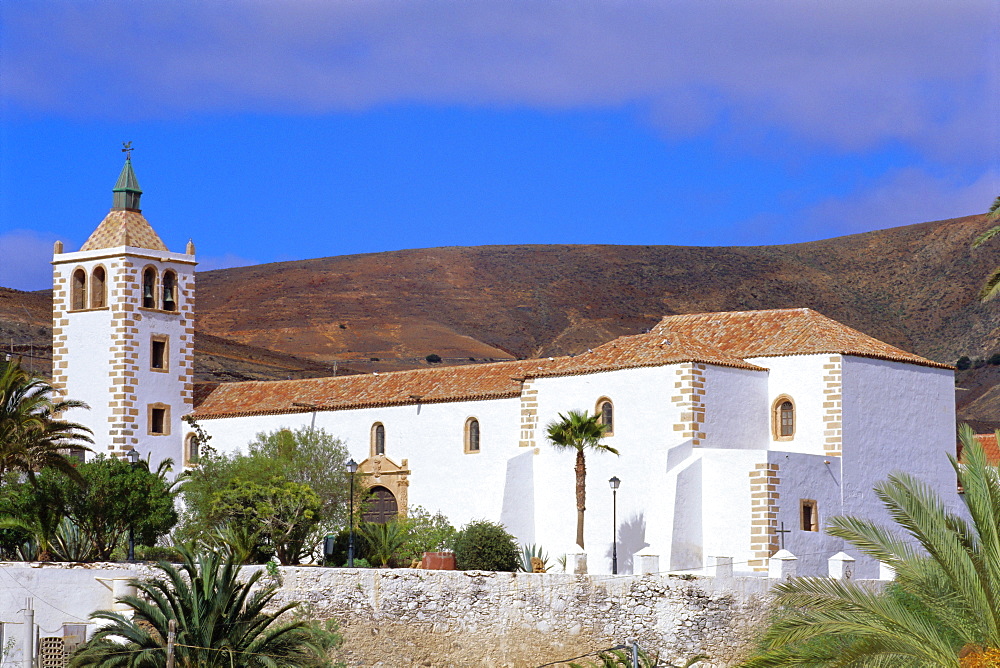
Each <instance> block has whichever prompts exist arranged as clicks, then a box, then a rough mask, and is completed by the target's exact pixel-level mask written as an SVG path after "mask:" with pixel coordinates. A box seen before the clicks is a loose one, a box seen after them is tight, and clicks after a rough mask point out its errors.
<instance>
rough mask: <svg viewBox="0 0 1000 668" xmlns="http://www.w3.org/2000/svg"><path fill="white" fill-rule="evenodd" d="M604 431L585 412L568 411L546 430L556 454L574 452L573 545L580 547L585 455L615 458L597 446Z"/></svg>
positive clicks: (584, 504)
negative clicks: (598, 454) (558, 451)
mask: <svg viewBox="0 0 1000 668" xmlns="http://www.w3.org/2000/svg"><path fill="white" fill-rule="evenodd" d="M605 431H607V427H606V426H605V425H603V424H601V422H600V419H599V417H598V416H597V415H588V414H587V411H583V412H582V413H581V412H579V411H570V412H569V413H568V414H566V415H563V414H562V413H560V414H559V420H558V421H556V422H552V423H550V424H549V425H548V426H547V427H546V432H547V433H546V436H547V437H548V439H549V442H550V443H551V444H552V445H553V446H554V447H556V448H558V449H560V450H575V451H576V544H577V545H579V546H580V547H581V548H582V547H583V514H584V512H586V510H587V462H586V456H585V452H586V451H588V450H589V451H592V452H610V453H611V454H613V455H617V454H618V451H617V450H615V449H614V448H612V447H611V446H610V445H605V444H603V443H601V439H602V438H603V437H604V432H605Z"/></svg>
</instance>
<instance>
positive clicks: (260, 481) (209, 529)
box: [177, 427, 350, 560]
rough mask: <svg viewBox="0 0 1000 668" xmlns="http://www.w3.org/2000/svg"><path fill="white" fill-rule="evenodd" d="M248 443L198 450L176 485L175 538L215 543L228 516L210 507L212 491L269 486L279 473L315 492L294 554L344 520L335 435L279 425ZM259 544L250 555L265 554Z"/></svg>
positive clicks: (342, 474)
mask: <svg viewBox="0 0 1000 668" xmlns="http://www.w3.org/2000/svg"><path fill="white" fill-rule="evenodd" d="M208 438H210V435H208V434H204V440H205V441H207V439H208ZM248 449H249V452H248V453H247V454H225V453H217V452H215V451H213V450H211V449H206V450H205V451H204V453H203V455H202V458H201V461H200V462H199V465H198V467H197V468H196V469H194V470H193V471H191V472H190V473H188V474H187V476H186V479H185V481H184V483H183V486H182V494H183V496H184V505H185V507H186V510H185V512H184V517H183V521H182V526H181V528H180V529H179V530H178V531H177V537H178V539H179V540H181V541H182V542H192V541H208V542H210V543H218V532H219V530H220V529H222V525H224V524H228V522H229V519H228V518H227V517H226V516H225V515H222V514H219V513H218V512H216V510H217V509H216V508H215V507H214V504H215V503H216V497H217V495H218V494H219V492H220V491H221V490H226V489H230V488H231V487H233V486H234V485H235V484H236V482H237V481H239V482H240V483H242V484H250V483H253V484H256V485H258V486H260V487H266V488H271V487H274V485H275V484H276V483H275V481H276V480H277V479H280V480H281V481H284V482H292V483H297V484H302V485H306V486H308V487H309V489H311V490H312V491H314V492H315V494H316V496H317V497H318V499H319V504H320V505H319V508H318V512H317V513H316V515H315V517H314V518H311V519H317V520H318V521H313V522H312V523H311V525H310V527H311V533H310V535H309V536H308V537H307V538H305V539H304V541H303V551H304V553H303V554H301V555H300V556H299V558H300V559H304V558H305V556H306V554H305V553H308V552H310V551H311V550H313V549H314V548H315V547H317V546H320V545H321V543H322V538H323V536H324V535H326V534H327V533H333V532H335V531H337V530H338V529H339V528H340V527H341V526H343V525H344V524H346V523H347V512H346V510H347V505H348V503H347V502H348V495H349V493H350V492H349V479H348V476H347V473H346V470H345V468H344V462H346V461H347V459H348V457H349V455H348V453H347V450H346V448H344V446H343V444H342V443H341V442H340V440H339V439H337V438H334V437H333V436H331V435H329V434H327V433H326V432H325V431H324V430H322V429H310V428H308V427H305V428H302V429H297V430H294V431H292V430H289V429H279V430H276V431H273V432H267V433H265V432H262V433H260V434H258V435H257V437H256V439H255V440H254V441H253V442H251V443H250V444H249V448H248ZM282 484H283V483H282ZM278 486H279V487H280V486H281V484H279V485H278ZM286 528H287V527H286ZM244 533H245V531H244ZM293 533H294V532H293ZM265 540H267V537H265ZM265 548H266V546H265V545H263V544H258V545H257V548H255V550H254V552H255V554H256V556H253V557H251V558H252V559H254V560H256V559H257V558H258V557H260V558H263V559H264V560H266V559H267V555H264V554H262V553H261V551H262V550H264V549H265Z"/></svg>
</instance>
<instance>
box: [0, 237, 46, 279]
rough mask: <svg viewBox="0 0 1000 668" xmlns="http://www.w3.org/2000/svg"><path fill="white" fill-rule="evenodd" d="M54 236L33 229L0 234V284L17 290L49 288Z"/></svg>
mask: <svg viewBox="0 0 1000 668" xmlns="http://www.w3.org/2000/svg"><path fill="white" fill-rule="evenodd" d="M55 241H56V237H55V236H54V235H51V234H39V233H38V232H35V231H33V230H12V231H10V232H4V233H2V234H0V286H3V287H5V288H14V289H16V290H45V289H48V288H51V287H52V265H51V262H52V245H53V244H54V243H55Z"/></svg>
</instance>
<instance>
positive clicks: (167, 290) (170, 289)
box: [163, 271, 177, 311]
mask: <svg viewBox="0 0 1000 668" xmlns="http://www.w3.org/2000/svg"><path fill="white" fill-rule="evenodd" d="M163 310H164V311H176V310H177V274H175V273H174V272H172V271H168V272H165V273H164V274H163Z"/></svg>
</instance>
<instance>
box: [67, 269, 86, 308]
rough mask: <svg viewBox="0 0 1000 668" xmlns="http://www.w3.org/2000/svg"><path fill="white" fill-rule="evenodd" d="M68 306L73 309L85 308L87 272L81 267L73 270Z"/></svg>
mask: <svg viewBox="0 0 1000 668" xmlns="http://www.w3.org/2000/svg"><path fill="white" fill-rule="evenodd" d="M70 308H71V309H72V310H74V311H79V310H81V309H85V308H87V272H85V271H84V270H83V269H77V270H76V271H74V272H73V285H72V288H71V295H70Z"/></svg>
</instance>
